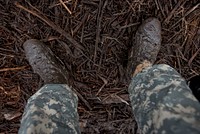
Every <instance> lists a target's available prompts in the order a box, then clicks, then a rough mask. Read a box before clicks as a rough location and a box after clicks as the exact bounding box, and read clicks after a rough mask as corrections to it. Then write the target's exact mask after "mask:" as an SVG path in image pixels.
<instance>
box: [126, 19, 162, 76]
mask: <svg viewBox="0 0 200 134" xmlns="http://www.w3.org/2000/svg"><path fill="white" fill-rule="evenodd" d="M135 36H136V38H135V44H134V45H133V47H132V50H131V53H130V55H129V59H128V67H127V71H128V72H127V74H128V77H129V78H132V77H133V76H135V75H136V74H137V73H139V72H140V71H142V70H143V69H144V68H146V67H149V66H151V65H152V64H153V63H154V62H155V61H156V57H157V54H158V52H159V50H160V46H161V24H160V22H159V20H158V19H156V18H149V19H147V20H145V21H144V22H143V24H142V25H141V26H140V27H139V28H138V30H137V32H136V35H135Z"/></svg>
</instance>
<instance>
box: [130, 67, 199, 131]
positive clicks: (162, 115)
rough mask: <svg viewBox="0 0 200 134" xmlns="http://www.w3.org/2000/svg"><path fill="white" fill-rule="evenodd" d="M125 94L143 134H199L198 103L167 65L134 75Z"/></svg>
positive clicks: (179, 77) (181, 80)
mask: <svg viewBox="0 0 200 134" xmlns="http://www.w3.org/2000/svg"><path fill="white" fill-rule="evenodd" d="M129 94H130V100H131V104H132V109H133V113H134V115H135V118H136V121H137V123H138V126H139V128H140V129H141V131H142V132H143V133H148V134H149V133H158V134H197V133H200V104H199V102H198V101H197V99H196V98H194V96H193V94H192V92H191V90H190V89H189V87H188V86H187V84H186V82H185V80H184V79H183V78H182V77H181V76H180V74H178V73H177V72H176V71H175V70H174V69H173V68H171V67H170V66H168V65H155V66H153V67H149V68H147V69H145V70H143V71H142V72H141V73H139V74H137V75H136V76H135V77H134V78H133V79H132V82H131V84H130V85H129Z"/></svg>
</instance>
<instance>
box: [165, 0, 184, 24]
mask: <svg viewBox="0 0 200 134" xmlns="http://www.w3.org/2000/svg"><path fill="white" fill-rule="evenodd" d="M185 2H186V1H184V2H183V4H182V5H184V4H185ZM181 3H182V1H181V0H180V1H178V3H177V4H176V6H175V7H174V8H173V9H172V11H171V12H170V13H169V15H168V16H167V18H166V19H165V20H164V23H169V21H170V19H171V17H172V16H173V15H174V12H175V11H176V10H177V9H178V7H180V5H181Z"/></svg>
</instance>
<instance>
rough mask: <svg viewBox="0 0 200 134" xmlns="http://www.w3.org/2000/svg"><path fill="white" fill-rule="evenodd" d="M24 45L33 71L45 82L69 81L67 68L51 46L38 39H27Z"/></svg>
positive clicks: (59, 82)
mask: <svg viewBox="0 0 200 134" xmlns="http://www.w3.org/2000/svg"><path fill="white" fill-rule="evenodd" d="M23 47H24V50H25V55H26V58H27V60H28V61H29V64H30V65H31V67H32V69H33V71H34V72H35V73H37V74H38V75H39V76H40V77H41V78H42V80H43V81H44V83H45V84H67V83H68V81H67V80H68V79H67V70H66V69H65V67H64V65H63V64H61V61H60V60H59V59H58V58H57V57H56V56H55V55H54V54H53V52H52V51H51V50H50V48H48V47H47V46H46V45H45V44H43V43H42V42H40V41H38V40H36V39H30V40H27V41H26V42H25V43H24V45H23Z"/></svg>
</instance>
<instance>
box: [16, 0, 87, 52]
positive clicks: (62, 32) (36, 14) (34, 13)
mask: <svg viewBox="0 0 200 134" xmlns="http://www.w3.org/2000/svg"><path fill="white" fill-rule="evenodd" d="M15 5H16V6H17V7H18V8H21V9H23V10H25V11H26V12H28V13H30V14H32V15H33V16H36V17H38V18H39V19H41V20H42V21H44V22H45V23H46V24H48V25H49V26H50V27H52V29H54V30H55V31H57V32H58V33H60V34H61V35H62V36H64V37H66V39H68V40H69V41H70V42H71V43H72V44H73V45H74V46H75V48H77V49H79V50H84V47H83V46H81V45H80V44H79V43H78V42H77V41H76V40H74V39H73V38H72V37H71V35H70V34H68V33H67V32H66V31H65V30H63V29H62V28H61V27H59V26H57V25H56V24H54V23H53V22H52V21H51V20H49V19H48V18H47V17H46V16H45V15H43V14H42V13H40V14H39V13H37V12H36V11H32V10H29V9H27V8H26V7H24V6H22V5H20V4H19V3H18V2H15Z"/></svg>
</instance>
